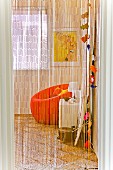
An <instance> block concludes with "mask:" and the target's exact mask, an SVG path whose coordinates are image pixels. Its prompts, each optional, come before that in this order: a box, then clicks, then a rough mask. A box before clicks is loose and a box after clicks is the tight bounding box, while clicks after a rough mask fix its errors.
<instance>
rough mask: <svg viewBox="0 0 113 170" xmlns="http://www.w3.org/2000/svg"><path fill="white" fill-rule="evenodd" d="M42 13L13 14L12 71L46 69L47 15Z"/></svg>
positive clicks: (23, 12)
mask: <svg viewBox="0 0 113 170" xmlns="http://www.w3.org/2000/svg"><path fill="white" fill-rule="evenodd" d="M44 11H45V10H44ZM44 11H41V10H39V11H38V12H37V11H34V12H32V13H31V12H29V13H28V12H27V13H26V12H25V11H22V12H21V13H20V11H19V12H18V13H14V14H13V16H12V25H13V31H12V36H13V37H12V43H13V69H14V70H37V69H48V55H47V13H46V12H44ZM30 13H31V14H30Z"/></svg>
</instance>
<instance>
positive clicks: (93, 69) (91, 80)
mask: <svg viewBox="0 0 113 170" xmlns="http://www.w3.org/2000/svg"><path fill="white" fill-rule="evenodd" d="M87 5H88V11H87V12H85V13H83V14H82V15H81V18H82V19H85V18H87V23H86V24H83V25H81V26H80V28H81V29H82V30H84V29H87V34H85V35H84V36H83V37H82V38H81V40H82V42H83V43H86V48H87V49H86V50H90V48H91V46H90V43H89V42H88V44H87V40H88V39H90V35H89V34H88V33H89V31H88V28H89V20H88V19H89V10H90V8H92V6H91V3H88V4H87ZM89 57H90V56H89ZM95 60H96V58H95V55H92V65H90V67H89V69H90V72H91V75H90V76H89V83H90V87H91V88H92V89H94V88H96V87H97V86H96V85H95V74H96V72H97V68H96V67H95ZM89 103H90V101H89V96H88V97H87V111H86V113H85V115H84V121H85V123H86V121H87V122H88V124H87V126H86V128H85V132H86V136H85V143H84V147H85V148H86V149H88V148H90V147H91V127H92V121H91V114H90V107H89Z"/></svg>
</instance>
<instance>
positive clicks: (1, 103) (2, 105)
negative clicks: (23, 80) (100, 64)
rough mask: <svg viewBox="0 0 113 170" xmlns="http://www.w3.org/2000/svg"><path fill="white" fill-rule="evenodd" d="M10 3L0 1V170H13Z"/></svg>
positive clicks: (3, 0) (6, 0)
mask: <svg viewBox="0 0 113 170" xmlns="http://www.w3.org/2000/svg"><path fill="white" fill-rule="evenodd" d="M12 88H13V83H12V49H11V1H10V0H1V1H0V170H13V169H14V140H13V139H14V114H13V97H12V96H13V90H12Z"/></svg>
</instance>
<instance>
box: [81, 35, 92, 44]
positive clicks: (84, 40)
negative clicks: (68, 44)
mask: <svg viewBox="0 0 113 170" xmlns="http://www.w3.org/2000/svg"><path fill="white" fill-rule="evenodd" d="M89 38H90V35H88V34H86V35H85V36H84V37H82V38H81V40H82V41H83V42H84V43H85V42H86V41H87V40H88V39H89Z"/></svg>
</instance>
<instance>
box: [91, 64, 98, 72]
mask: <svg viewBox="0 0 113 170" xmlns="http://www.w3.org/2000/svg"><path fill="white" fill-rule="evenodd" d="M90 70H91V71H92V72H93V73H96V72H97V68H96V67H95V66H94V65H91V66H90Z"/></svg>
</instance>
